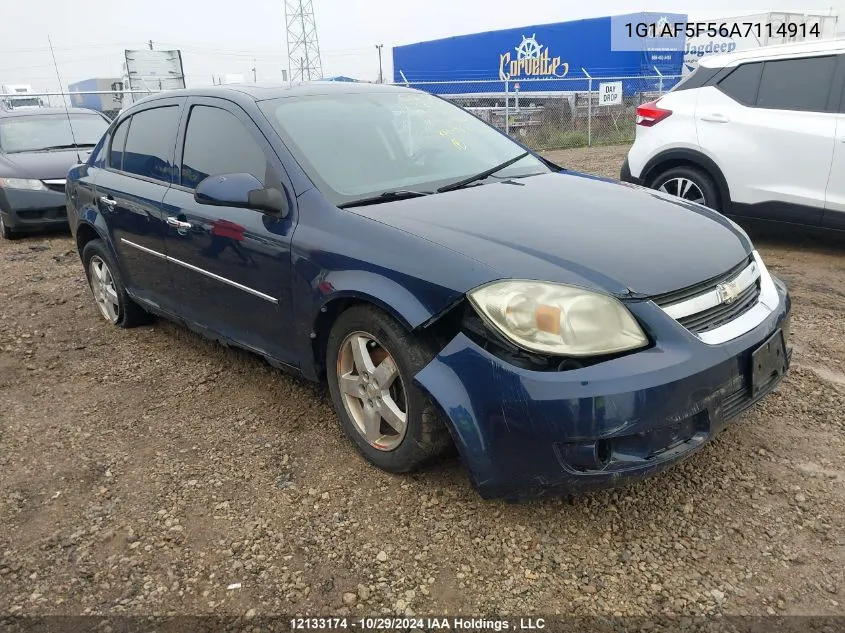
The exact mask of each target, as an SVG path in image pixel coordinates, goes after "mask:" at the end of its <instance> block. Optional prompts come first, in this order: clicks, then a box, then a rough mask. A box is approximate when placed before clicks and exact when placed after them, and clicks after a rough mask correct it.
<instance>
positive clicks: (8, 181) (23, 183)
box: [0, 178, 47, 191]
mask: <svg viewBox="0 0 845 633" xmlns="http://www.w3.org/2000/svg"><path fill="white" fill-rule="evenodd" d="M0 187H8V188H9V189H28V190H30V191H41V190H42V189H46V188H47V187H45V186H44V183H43V182H41V181H40V180H30V179H29V178H0Z"/></svg>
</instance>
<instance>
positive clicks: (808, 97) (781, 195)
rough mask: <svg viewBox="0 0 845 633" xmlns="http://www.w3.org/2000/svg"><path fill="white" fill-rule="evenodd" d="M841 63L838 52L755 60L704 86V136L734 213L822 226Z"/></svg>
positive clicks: (700, 115)
mask: <svg viewBox="0 0 845 633" xmlns="http://www.w3.org/2000/svg"><path fill="white" fill-rule="evenodd" d="M835 67H836V56H834V55H827V56H822V57H802V58H798V59H773V60H766V61H765V62H750V63H746V64H741V65H739V66H737V67H736V68H735V69H734V70H733V71H731V72H730V74H727V75H726V76H725V77H723V78H722V79H721V80H720V81H719V82H718V84H717V85H715V86H707V87H704V88H701V90H700V94H699V98H698V103H697V104H696V131H697V134H698V142H699V145H700V146H701V149H702V151H704V152H705V153H706V154H707V155H708V156H710V158H712V159H713V160H714V161H715V162H716V164H717V165H718V166H719V168H720V169H721V171H722V173H723V174H724V176H725V179H726V181H727V183H728V188H729V190H730V195H731V201H732V209H731V210H732V212H733V213H735V214H737V215H743V216H748V217H763V218H767V219H773V220H783V221H789V222H800V223H803V224H809V225H818V224H819V222H820V221H821V216H822V213H823V211H824V200H825V189H826V187H827V174H828V171H829V169H830V160H831V155H832V153H833V136H834V131H835V127H836V114H835V111H834V110H833V109H832V108H831V107H830V106H831V101H830V92H831V91H830V86H831V82H832V80H833V75H834V70H835Z"/></svg>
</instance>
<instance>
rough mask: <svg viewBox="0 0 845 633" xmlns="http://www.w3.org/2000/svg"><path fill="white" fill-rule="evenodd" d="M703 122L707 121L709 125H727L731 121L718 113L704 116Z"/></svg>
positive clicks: (702, 117) (702, 116)
mask: <svg viewBox="0 0 845 633" xmlns="http://www.w3.org/2000/svg"><path fill="white" fill-rule="evenodd" d="M701 120H702V121H707V122H709V123H727V122H728V121H730V119H729V118H728V117H726V116H725V115H724V114H719V113H718V112H715V113H713V114H702V115H701Z"/></svg>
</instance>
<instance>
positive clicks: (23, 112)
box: [0, 108, 100, 118]
mask: <svg viewBox="0 0 845 633" xmlns="http://www.w3.org/2000/svg"><path fill="white" fill-rule="evenodd" d="M66 112H70V113H71V114H96V115H98V116H99V114H100V113H99V112H97V111H96V110H89V109H88V108H67V110H65V108H26V109H23V108H20V109H17V108H12V109H11V110H3V109H2V108H0V118H9V117H21V116H43V115H45V114H65V113H66Z"/></svg>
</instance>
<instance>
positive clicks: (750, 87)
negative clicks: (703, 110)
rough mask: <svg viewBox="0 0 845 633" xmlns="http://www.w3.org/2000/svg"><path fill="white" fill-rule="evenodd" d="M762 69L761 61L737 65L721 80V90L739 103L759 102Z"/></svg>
mask: <svg viewBox="0 0 845 633" xmlns="http://www.w3.org/2000/svg"><path fill="white" fill-rule="evenodd" d="M762 69H763V64H762V63H761V62H755V63H752V64H742V65H740V66H737V67H736V68H734V70H733V72H731V74H729V75H728V76H727V77H725V78H724V79H722V80H721V81H720V82H719V90H721V91H722V92H724V93H725V94H726V95H728V96H729V97H730V98H731V99H733V100H734V101H736V102H738V103H741V104H743V105H747V106H753V105H754V104H755V103H756V102H757V91H758V89H759V87H760V73H761V71H762Z"/></svg>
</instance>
